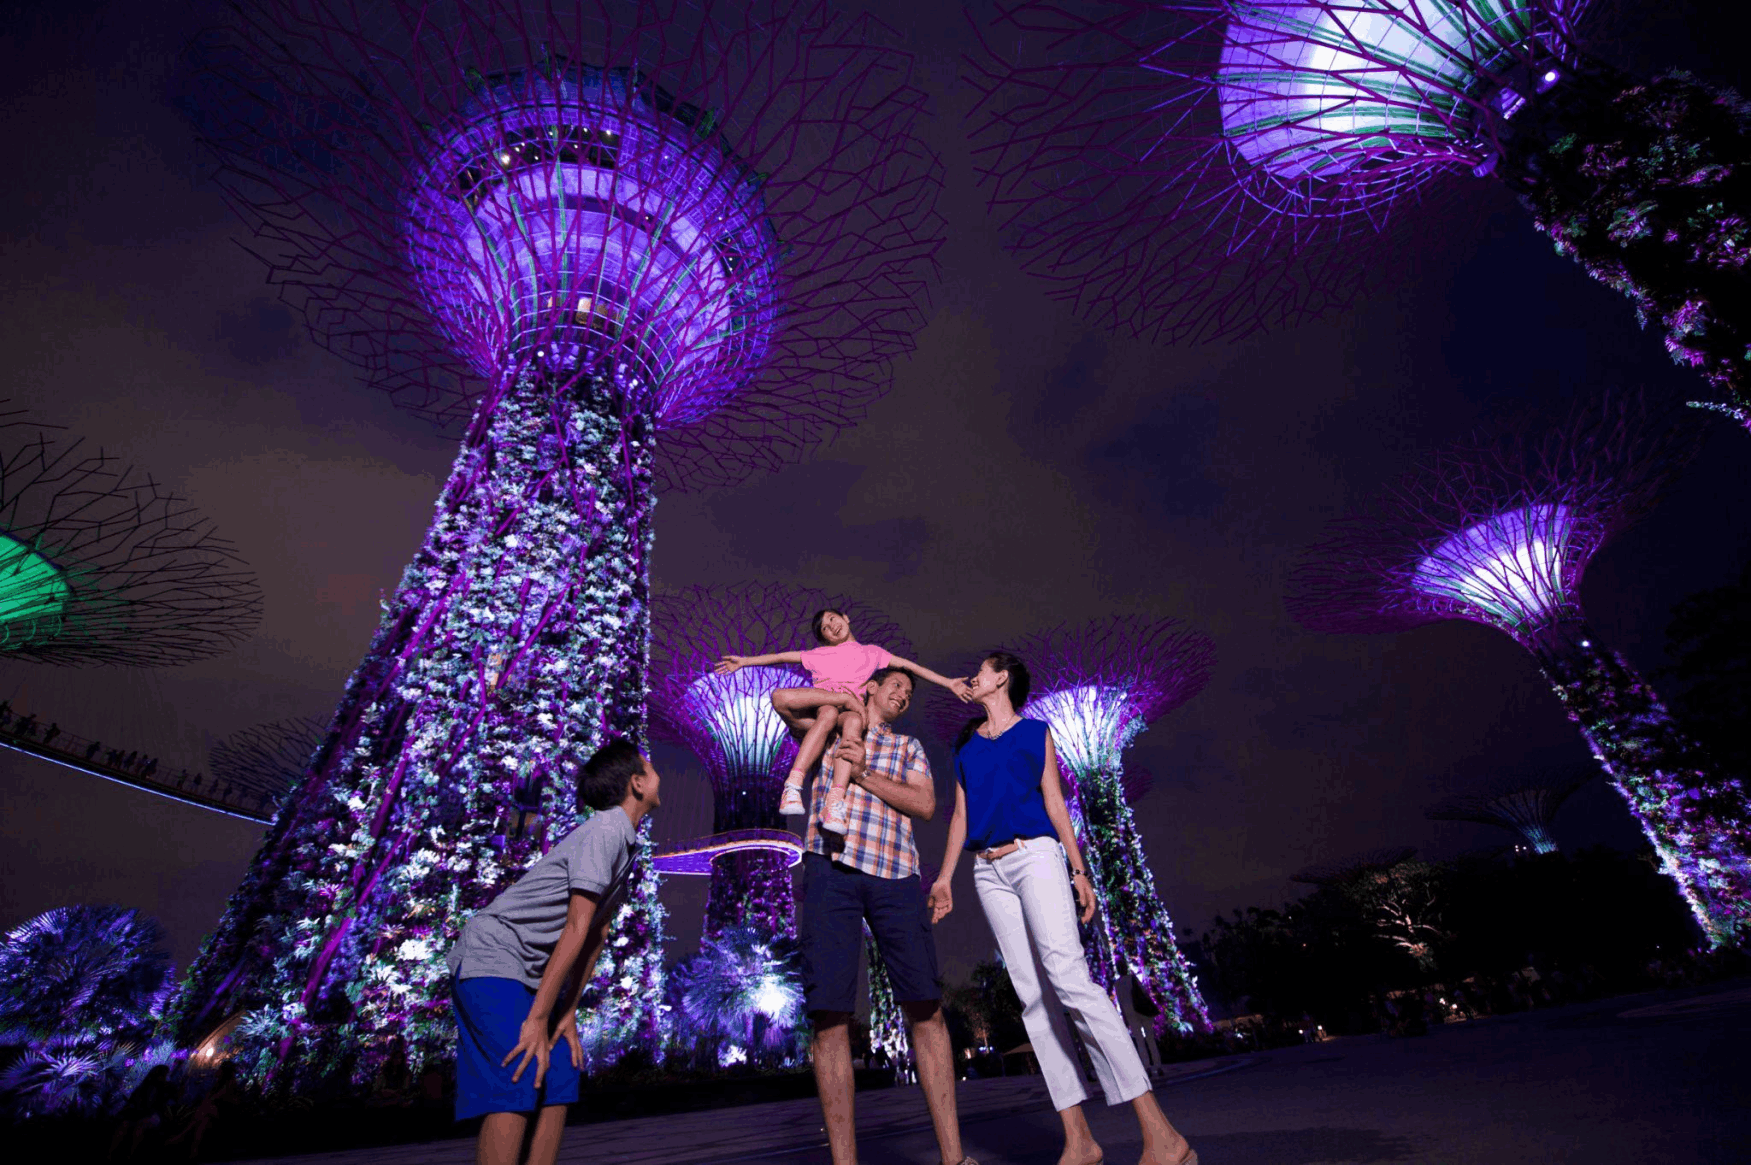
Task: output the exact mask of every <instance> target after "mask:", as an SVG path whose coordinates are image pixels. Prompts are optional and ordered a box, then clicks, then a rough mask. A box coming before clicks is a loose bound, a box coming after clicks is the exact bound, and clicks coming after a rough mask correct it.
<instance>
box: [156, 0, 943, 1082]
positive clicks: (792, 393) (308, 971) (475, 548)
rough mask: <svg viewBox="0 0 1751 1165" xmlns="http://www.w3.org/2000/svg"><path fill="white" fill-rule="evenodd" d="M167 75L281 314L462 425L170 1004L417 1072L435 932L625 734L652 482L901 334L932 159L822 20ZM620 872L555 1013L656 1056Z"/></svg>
mask: <svg viewBox="0 0 1751 1165" xmlns="http://www.w3.org/2000/svg"><path fill="white" fill-rule="evenodd" d="M199 57H200V59H201V61H202V62H203V63H202V66H201V71H200V76H201V77H202V81H201V82H200V83H199V84H197V85H192V86H191V87H190V88H191V92H192V93H193V94H194V97H193V98H192V99H191V104H192V105H193V106H195V107H196V109H197V112H199V113H200V114H201V116H202V117H203V118H205V123H206V126H207V130H206V132H207V134H208V136H209V137H210V138H211V139H212V140H213V141H214V142H215V145H216V148H218V150H219V152H220V154H221V156H222V158H223V160H224V167H223V170H222V174H221V180H222V184H223V186H224V189H225V191H226V193H227V194H228V195H229V197H230V199H231V201H232V202H233V204H234V205H235V206H236V207H237V208H238V209H239V211H240V212H241V213H243V214H244V215H245V217H246V218H248V219H249V221H250V222H251V223H252V225H253V227H254V229H255V236H256V245H257V248H258V249H259V250H260V251H261V252H262V253H263V255H264V257H265V258H266V259H267V261H268V263H269V264H270V266H271V267H272V269H273V271H274V273H275V278H276V280H277V281H278V282H279V283H280V284H281V285H282V287H283V288H284V289H285V290H286V292H287V294H288V295H289V296H290V297H291V298H292V299H293V300H294V301H295V302H297V303H298V304H300V305H301V306H302V308H303V310H304V313H305V316H306V318H307V320H308V321H309V323H310V325H311V327H312V330H313V332H314V333H315V334H316V336H317V337H318V338H319V340H321V341H322V342H323V343H325V344H327V345H328V346H329V347H331V348H333V349H334V350H336V351H338V352H340V353H342V354H344V355H347V356H349V357H352V358H354V359H356V360H357V361H358V362H359V363H361V364H362V365H363V366H364V367H365V368H366V369H367V370H368V371H369V373H370V375H371V378H372V380H373V382H374V383H375V384H377V385H378V386H379V387H382V388H385V389H387V390H389V391H391V392H393V393H395V394H396V395H397V396H398V397H399V398H400V399H402V400H404V401H405V402H406V403H407V404H408V405H410V406H411V407H412V408H413V409H415V410H416V411H418V412H421V413H424V414H426V415H429V416H433V417H436V418H438V419H441V420H442V419H451V418H455V419H461V418H468V420H467V427H466V431H465V435H464V437H463V444H462V449H461V452H460V454H459V455H458V458H457V461H456V464H455V468H454V470H453V471H452V473H451V477H450V480H449V481H448V483H447V484H446V486H445V488H444V492H443V495H442V497H441V498H440V500H439V503H438V507H437V515H436V518H435V520H434V522H433V524H432V526H431V528H430V530H429V532H428V534H427V536H426V540H425V544H424V546H423V547H422V548H421V550H420V551H419V554H418V556H417V557H416V558H415V560H414V562H413V564H412V565H411V566H410V567H409V568H408V570H407V573H406V574H405V575H404V577H403V580H402V582H401V585H400V586H399V587H398V589H397V590H396V592H395V594H394V595H393V596H392V597H391V598H390V599H389V601H388V602H387V603H386V605H385V611H384V617H383V621H382V623H381V625H380V627H379V630H378V633H377V636H376V638H375V640H374V642H373V643H372V645H371V648H370V651H369V653H368V654H367V655H366V657H365V660H364V662H363V663H362V664H361V666H360V667H359V669H358V670H357V671H356V672H355V673H354V675H353V677H352V679H351V680H350V681H349V684H348V687H347V691H346V694H345V696H344V697H343V700H342V702H341V704H340V706H339V708H338V709H337V711H336V712H335V715H334V718H333V720H332V722H331V725H330V728H329V733H328V736H327V739H326V740H325V741H324V743H323V745H322V747H321V748H320V750H319V751H318V752H317V754H316V756H315V758H314V759H313V760H312V762H311V764H310V765H309V767H308V768H307V770H306V772H305V773H304V775H303V777H302V778H301V779H300V782H299V784H298V786H297V788H296V789H295V790H294V792H293V794H292V795H291V797H290V798H289V799H288V801H287V805H286V808H285V810H284V811H283V812H282V813H281V814H280V816H279V818H278V819H277V821H276V823H275V825H274V827H273V829H272V830H271V831H270V834H269V837H268V840H267V843H266V844H265V846H264V848H263V850H262V852H261V854H260V855H259V856H258V858H257V860H256V862H255V864H254V866H253V868H252V871H251V873H250V875H249V877H248V878H247V880H246V881H245V883H244V885H243V886H242V887H240V889H239V890H238V892H237V893H236V894H235V895H234V897H233V899H232V902H231V904H230V906H229V907H228V909H227V913H226V916H225V918H224V919H222V920H221V923H220V926H219V928H218V930H217V931H216V932H215V934H214V935H212V936H211V937H210V939H209V941H208V943H207V945H206V947H205V948H204V950H203V952H202V954H201V955H200V956H199V958H198V959H197V961H196V964H195V966H194V968H193V970H192V972H191V975H190V978H189V981H188V984H187V987H186V990H185V991H184V993H183V996H182V1006H181V1008H180V1010H179V1012H178V1015H177V1017H176V1018H177V1025H178V1031H179V1033H180V1035H181V1037H182V1038H183V1039H184V1040H189V1041H192V1040H195V1039H198V1038H199V1036H200V1034H201V1033H202V1032H203V1031H207V1030H211V1029H212V1028H213V1026H214V1025H215V1023H216V1021H217V1020H219V1019H220V1018H221V1017H224V1016H227V1015H230V1014H233V1013H235V1012H238V1011H248V1013H249V1018H248V1020H247V1021H246V1022H245V1023H244V1024H243V1025H242V1026H241V1027H239V1028H238V1030H237V1035H236V1037H235V1039H234V1042H235V1044H236V1045H237V1046H239V1047H240V1048H241V1049H242V1050H243V1052H244V1054H245V1055H246V1063H248V1064H250V1065H251V1066H253V1067H254V1068H256V1069H257V1070H259V1071H260V1072H261V1073H262V1074H263V1075H264V1076H266V1077H267V1078H268V1079H269V1081H270V1083H271V1084H272V1085H273V1086H275V1087H281V1086H289V1085H290V1084H291V1083H292V1082H294V1081H296V1080H298V1079H302V1078H307V1077H315V1076H340V1075H342V1074H344V1073H350V1075H351V1077H352V1079H354V1080H359V1079H363V1078H365V1077H368V1075H369V1074H370V1073H371V1072H372V1071H373V1070H374V1069H375V1067H376V1065H377V1063H378V1062H380V1061H381V1059H382V1057H383V1056H384V1055H385V1054H386V1049H387V1048H389V1047H390V1046H391V1045H392V1044H394V1043H395V1042H396V1041H397V1037H399V1040H400V1042H401V1043H403V1044H404V1045H405V1047H406V1049H407V1052H408V1055H409V1058H410V1063H413V1064H415V1065H417V1064H419V1063H420V1062H423V1061H424V1060H426V1059H427V1058H430V1057H432V1056H434V1055H443V1054H446V1051H447V1048H448V1047H449V1045H450V1043H451V1041H452V1040H453V1038H454V1032H453V1028H452V1026H451V1024H450V1017H449V1007H448V1003H447V1000H446V998H445V991H444V985H445V983H446V981H447V971H446V969H445V967H444V963H443V957H444V953H445V951H446V949H447V948H448V947H450V946H451V945H452V943H453V942H454V941H455V938H456V935H457V932H458V929H459V927H460V925H461V923H462V921H463V920H464V919H465V918H466V917H467V916H468V915H469V914H470V913H471V912H472V911H474V910H476V909H478V908H479V907H481V906H482V905H484V904H485V903H486V902H487V901H488V900H490V899H491V898H492V896H493V895H494V894H495V893H496V892H497V891H498V890H499V889H500V888H502V887H503V886H505V885H506V884H507V883H508V882H509V881H510V880H511V879H513V878H515V877H516V876H517V875H518V873H520V872H521V871H522V870H523V869H524V868H526V867H527V866H528V865H529V864H530V862H532V861H533V860H534V859H535V858H536V857H538V856H539V855H540V854H541V853H542V852H544V850H545V848H546V847H547V846H548V845H549V844H550V843H551V842H552V841H553V840H554V839H556V838H557V837H558V836H560V835H561V834H562V833H563V832H564V831H565V830H566V829H569V828H570V826H571V823H572V821H573V820H574V809H573V797H574V788H575V773H576V771H577V768H578V766H579V765H580V764H581V762H582V761H583V760H584V759H585V758H587V757H588V756H589V755H590V754H591V753H592V752H594V751H595V749H596V748H597V747H598V746H599V745H600V744H601V743H602V742H603V741H604V740H605V739H607V738H609V737H611V736H617V735H618V736H624V737H628V738H631V739H633V740H635V741H638V742H639V743H641V744H642V743H643V741H644V730H645V723H644V702H645V697H646V668H647V652H648V639H649V629H648V622H649V599H648V594H649V583H648V562H649V552H650V538H651V526H650V520H651V518H650V511H651V506H652V502H653V498H654V489H655V486H656V484H657V483H658V482H659V481H660V482H663V483H666V484H671V485H673V484H681V483H688V482H701V481H721V480H729V479H733V478H735V477H737V476H739V475H741V474H744V473H746V472H750V471H751V470H752V469H754V468H757V467H760V466H763V465H768V464H771V463H773V462H775V461H777V460H781V459H783V458H784V457H785V456H787V455H789V454H792V453H794V452H795V451H797V450H798V449H800V448H803V447H805V446H808V445H811V444H814V443H816V442H818V441H819V440H820V439H823V438H824V437H825V436H826V435H828V434H829V433H830V432H831V431H833V430H834V429H835V428H836V427H838V426H840V425H843V424H846V423H849V422H851V421H853V420H855V419H856V418H857V416H858V415H859V414H860V412H861V410H862V408H863V406H864V405H865V404H866V403H867V402H868V401H869V400H870V399H872V398H873V397H874V396H875V395H877V394H879V392H880V391H882V390H883V388H884V387H885V385H886V384H887V383H888V379H889V376H890V373H891V365H892V362H893V360H894V359H895V358H897V357H899V356H901V355H903V354H904V353H906V352H907V351H908V350H909V348H910V345H911V334H912V332H913V331H914V330H915V328H916V327H917V326H919V324H920V323H921V319H922V316H921V305H920V299H921V296H922V294H923V291H924V289H925V287H926V285H927V282H928V279H929V275H930V270H931V264H932V261H933V257H934V252H935V249H936V247H937V245H938V242H939V220H938V218H937V216H936V213H935V209H934V205H935V201H934V200H935V195H936V191H937V188H938V185H939V182H938V169H939V166H938V163H937V161H936V159H935V157H934V156H933V155H932V154H931V153H930V152H929V151H928V150H927V149H925V148H924V147H923V146H922V145H921V144H920V143H919V141H918V140H917V139H916V138H915V136H914V134H913V130H914V126H915V123H916V122H917V121H918V119H919V117H920V115H921V114H922V112H923V101H922V98H921V95H920V92H919V90H917V89H916V88H915V87H914V86H913V85H912V84H911V81H910V78H909V68H910V63H909V59H908V58H906V57H905V56H904V55H902V54H900V53H897V52H895V51H893V50H892V49H890V48H889V47H887V45H886V34H885V33H884V32H883V31H882V30H881V29H879V28H877V27H875V26H873V25H871V24H869V23H868V22H860V21H847V20H843V19H840V18H839V17H837V16H835V15H834V14H832V13H831V12H829V11H828V10H827V9H825V8H824V7H823V6H820V5H800V6H792V5H789V4H786V3H783V2H782V0H772V2H770V3H767V2H764V0H762V2H757V3H754V4H740V3H738V4H727V3H724V4H719V3H713V2H710V0H706V2H703V3H700V4H698V5H693V4H687V3H683V2H682V0H655V2H653V3H639V4H632V3H626V4H620V3H615V2H612V0H605V2H604V3H601V4H596V3H586V4H583V5H567V6H562V7H554V6H551V5H545V4H538V3H529V4H527V5H524V4H522V3H518V2H512V0H489V2H486V3H474V4H467V5H462V4H450V3H439V2H430V3H427V2H421V0H387V2H385V3H380V4H375V5H372V6H368V7H367V6H355V5H353V4H350V3H345V2H343V0H270V2H268V3H263V4H257V5H238V6H235V8H234V9H233V10H232V15H231V18H230V23H229V24H228V25H227V27H226V28H225V29H223V30H221V31H220V32H217V33H215V34H214V35H213V36H211V37H209V38H208V39H207V40H206V41H204V42H203V44H202V46H201V49H200V53H199ZM659 447H660V449H661V456H659ZM531 805H534V806H538V807H539V812H538V813H536V814H533V815H531V814H529V813H527V812H526V810H527V809H528V808H529V807H530V806H531ZM513 822H514V823H515V824H516V825H517V826H531V827H529V828H513V827H512V825H513ZM650 850H651V846H650V844H649V841H648V834H647V835H646V843H645V846H644V849H643V851H642V852H641V856H640V857H639V859H638V861H637V862H636V863H635V871H636V872H635V875H634V877H635V883H634V889H633V892H632V893H631V894H630V895H629V899H630V900H629V902H628V904H627V905H626V906H625V907H624V908H623V909H622V911H621V912H620V913H619V914H618V915H617V916H616V919H615V921H614V924H613V925H614V931H613V936H612V937H611V939H610V942H609V945H608V948H607V950H606V951H605V952H604V955H603V959H602V963H601V964H599V966H598V974H597V978H596V980H595V981H594V983H593V985H592V986H591V989H590V993H589V994H586V996H585V1016H584V1018H585V1022H586V1023H587V1024H589V1025H591V1032H590V1034H591V1035H592V1037H593V1038H595V1039H596V1040H597V1041H598V1045H599V1046H600V1047H604V1048H608V1049H621V1048H628V1047H641V1048H643V1049H646V1050H647V1051H651V1052H652V1053H653V1054H654V1051H655V1049H657V1048H658V1047H659V1046H660V1044H661V1040H662V1037H663V1026H664V1023H665V1020H664V1018H663V1008H664V1004H663V1002H662V1001H663V999H664V991H663V989H662V958H661V945H660V944H661V926H660V923H661V906H660V904H659V903H658V901H657V897H656V881H655V875H654V873H653V872H652V870H651V865H650V861H651V854H650Z"/></svg>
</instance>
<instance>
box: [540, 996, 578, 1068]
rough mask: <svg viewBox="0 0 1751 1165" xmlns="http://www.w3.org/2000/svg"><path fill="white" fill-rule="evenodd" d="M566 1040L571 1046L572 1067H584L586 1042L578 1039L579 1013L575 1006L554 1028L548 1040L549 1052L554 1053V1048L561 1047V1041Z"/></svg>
mask: <svg viewBox="0 0 1751 1165" xmlns="http://www.w3.org/2000/svg"><path fill="white" fill-rule="evenodd" d="M561 1040H564V1041H565V1042H566V1043H567V1044H569V1045H570V1046H571V1051H572V1067H574V1068H576V1069H577V1070H578V1071H580V1072H581V1071H583V1069H584V1044H583V1041H582V1040H580V1039H578V1013H577V1010H576V1009H575V1008H574V1009H573V1010H571V1011H568V1012H566V1016H565V1018H564V1019H562V1020H560V1021H559V1027H557V1028H556V1029H554V1032H553V1037H552V1038H551V1039H550V1040H548V1041H547V1053H548V1055H549V1056H551V1055H552V1054H553V1049H554V1048H557V1047H559V1041H561Z"/></svg>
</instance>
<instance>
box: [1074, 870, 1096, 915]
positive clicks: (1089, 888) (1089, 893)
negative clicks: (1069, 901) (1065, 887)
mask: <svg viewBox="0 0 1751 1165" xmlns="http://www.w3.org/2000/svg"><path fill="white" fill-rule="evenodd" d="M1070 888H1071V889H1072V890H1075V891H1076V904H1077V905H1078V906H1080V907H1082V917H1081V921H1082V922H1087V921H1088V920H1089V919H1091V918H1093V917H1094V886H1093V885H1092V884H1090V882H1089V880H1088V875H1087V874H1078V875H1076V876H1075V877H1074V878H1072V879H1070Z"/></svg>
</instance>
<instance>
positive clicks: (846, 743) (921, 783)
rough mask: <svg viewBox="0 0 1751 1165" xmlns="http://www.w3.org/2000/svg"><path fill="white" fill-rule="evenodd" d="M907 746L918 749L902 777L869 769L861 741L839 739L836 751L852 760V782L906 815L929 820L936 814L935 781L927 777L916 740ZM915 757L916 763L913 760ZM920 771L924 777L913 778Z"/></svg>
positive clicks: (922, 756)
mask: <svg viewBox="0 0 1751 1165" xmlns="http://www.w3.org/2000/svg"><path fill="white" fill-rule="evenodd" d="M909 747H910V748H912V749H914V750H917V751H916V752H914V753H913V754H912V755H909V756H908V757H907V765H906V772H907V778H906V779H905V780H903V781H896V780H894V779H893V778H892V777H884V776H882V775H881V774H880V773H872V772H870V770H869V763H868V760H867V759H866V758H865V756H864V752H863V744H862V742H861V741H856V740H841V741H840V742H839V751H838V753H837V754H836V755H837V756H838V757H839V758H841V759H843V760H847V761H849V762H851V783H852V784H854V785H856V786H857V787H858V788H860V789H862V790H864V791H865V792H867V793H870V794H872V795H873V796H875V797H876V798H878V799H879V800H881V801H882V802H884V803H885V804H887V805H891V806H893V807H894V808H895V809H897V810H899V811H900V812H901V813H904V814H905V815H906V816H908V817H913V818H916V819H917V820H919V821H929V820H930V819H931V818H932V817H935V816H936V782H934V781H932V780H931V779H930V766H929V765H928V764H927V763H925V761H924V755H923V750H921V749H918V746H917V743H916V742H914V743H913V744H912V745H910V746H909ZM914 760H916V761H917V764H913V763H912V762H913V761H914ZM920 773H921V774H922V778H923V779H921V780H917V779H914V777H915V776H917V775H918V774H920Z"/></svg>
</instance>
